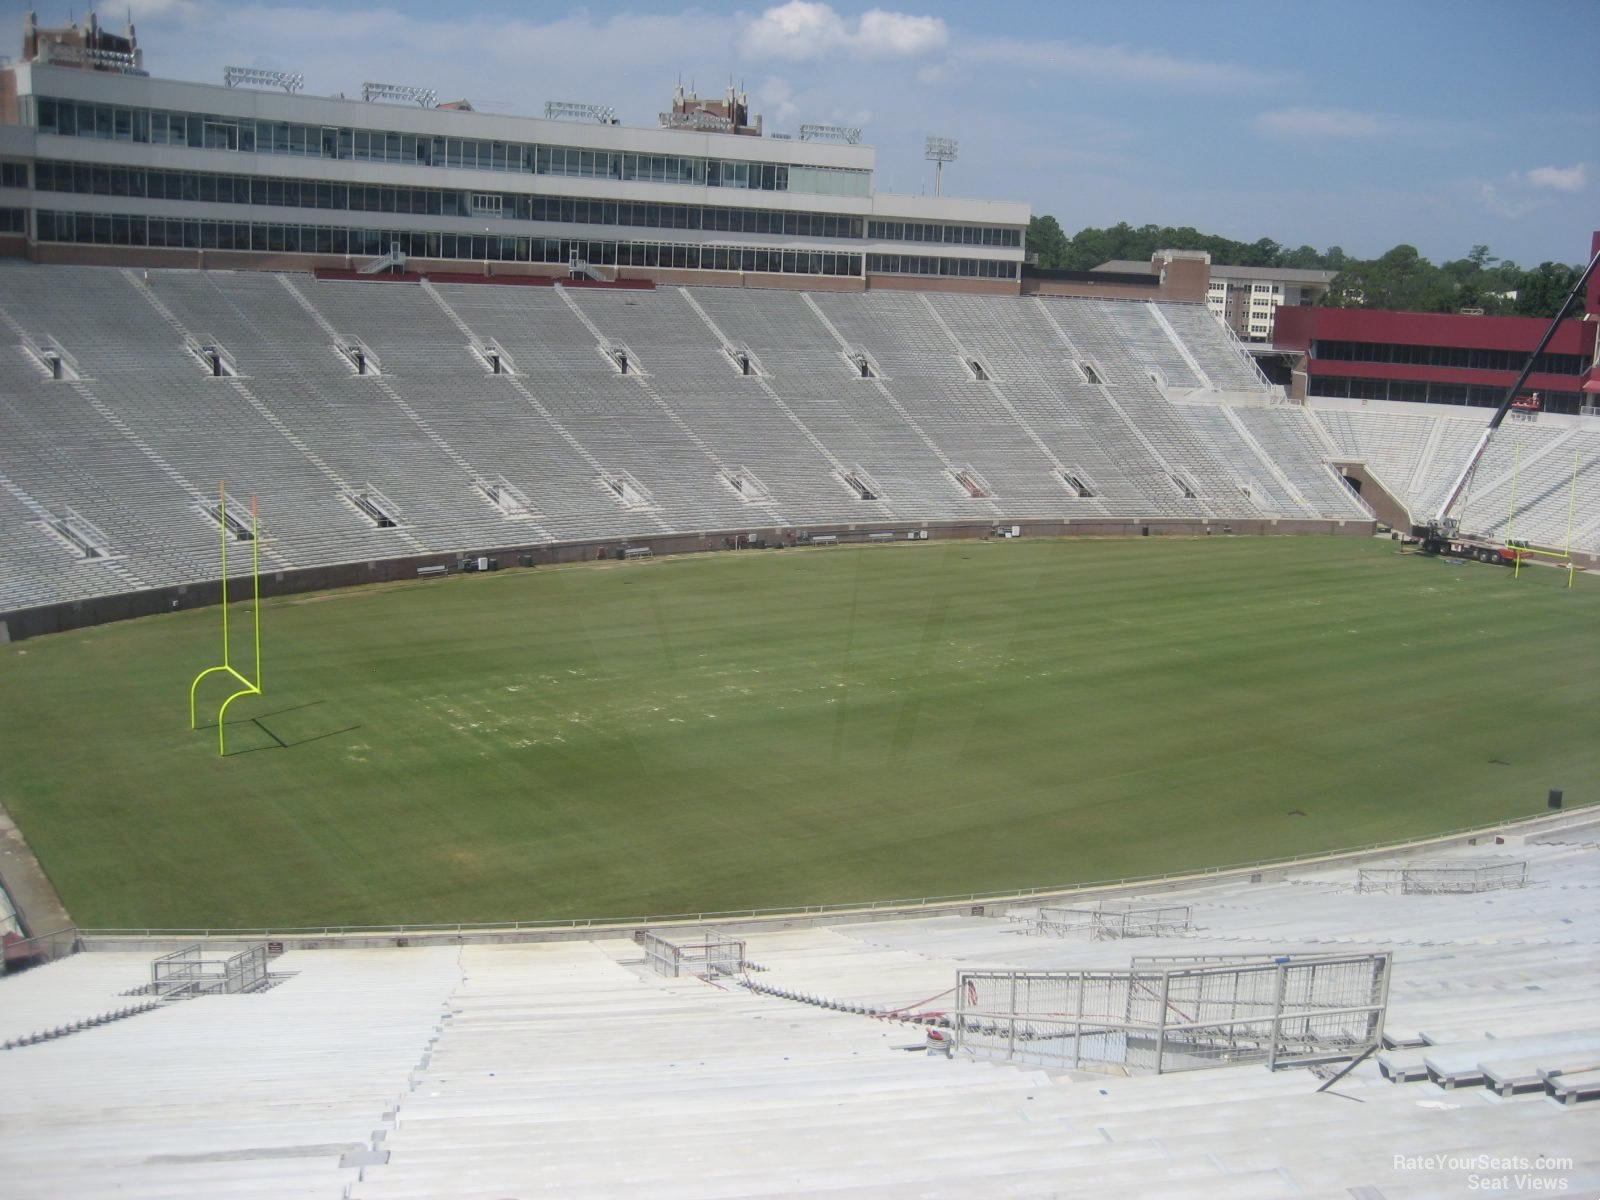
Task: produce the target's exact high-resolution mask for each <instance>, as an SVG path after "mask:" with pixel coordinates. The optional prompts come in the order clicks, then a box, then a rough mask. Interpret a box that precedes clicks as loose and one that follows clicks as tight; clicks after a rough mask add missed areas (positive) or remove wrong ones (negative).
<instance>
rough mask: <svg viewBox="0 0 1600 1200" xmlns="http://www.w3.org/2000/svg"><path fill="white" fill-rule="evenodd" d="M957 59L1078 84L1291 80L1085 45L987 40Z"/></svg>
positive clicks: (1126, 49) (964, 49) (1246, 84)
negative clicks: (1064, 78)
mask: <svg viewBox="0 0 1600 1200" xmlns="http://www.w3.org/2000/svg"><path fill="white" fill-rule="evenodd" d="M958 54H959V57H960V58H962V59H963V60H965V61H968V62H974V63H984V64H988V65H991V66H999V67H1010V68H1016V67H1033V68H1040V69H1044V70H1048V71H1052V72H1056V73H1057V74H1061V75H1066V76H1072V77H1077V78H1083V79H1104V80H1111V81H1113V82H1118V83H1136V84H1140V85H1147V86H1153V87H1193V86H1198V85H1201V84H1213V85H1215V84H1224V85H1226V86H1228V87H1233V88H1239V87H1261V86H1267V85H1271V84H1281V83H1284V82H1286V81H1287V80H1288V78H1289V77H1288V76H1287V75H1285V74H1284V73H1282V72H1279V71H1263V70H1259V69H1257V68H1254V67H1246V66H1240V65H1238V64H1235V63H1219V62H1210V61H1207V60H1205V59H1199V58H1178V57H1176V56H1174V55H1170V54H1163V53H1161V52H1160V51H1154V50H1137V49H1131V48H1129V47H1127V46H1099V45H1092V44H1089V43H1084V42H1065V41H1024V40H1022V39H1020V38H983V39H980V40H977V41H974V42H972V43H970V44H968V45H965V46H963V47H962V48H961V49H960V51H959V52H958Z"/></svg>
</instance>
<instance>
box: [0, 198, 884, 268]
mask: <svg viewBox="0 0 1600 1200" xmlns="http://www.w3.org/2000/svg"><path fill="white" fill-rule="evenodd" d="M18 211H22V210H18ZM34 218H35V223H36V225H37V227H38V233H37V236H38V239H39V240H40V241H41V242H78V243H87V244H91V245H100V246H158V247H167V248H181V249H187V250H251V251H267V252H271V253H280V254H341V255H356V256H373V257H376V256H378V255H380V254H385V253H387V252H388V250H389V247H390V244H391V243H394V242H398V243H399V244H400V248H401V250H402V251H404V252H405V253H406V254H407V255H409V256H411V257H413V258H439V259H452V258H454V259H471V260H476V261H478V262H483V261H490V262H534V263H566V262H568V261H569V260H570V258H571V256H572V255H573V254H577V256H578V257H579V258H583V259H586V260H587V261H589V262H591V263H595V264H598V265H602V266H624V267H626V266H632V267H678V268H682V269H684V270H690V271H748V272H767V273H772V274H784V275H854V276H859V275H860V274H861V255H859V254H847V253H844V252H842V251H832V250H814V251H808V250H773V249H763V248H760V247H754V246H686V245H673V244H670V243H661V242H614V241H575V240H572V239H568V238H535V237H515V236H501V235H496V234H482V233H476V234H455V233H426V232H417V231H412V230H389V229H345V228H341V227H339V226H329V225H287V224H277V223H269V222H260V221H196V220H179V219H168V218H164V217H142V216H124V215H120V214H103V213H62V212H51V211H47V210H41V211H39V212H37V213H35V214H34Z"/></svg>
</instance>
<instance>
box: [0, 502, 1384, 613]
mask: <svg viewBox="0 0 1600 1200" xmlns="http://www.w3.org/2000/svg"><path fill="white" fill-rule="evenodd" d="M1002 528H1005V529H1009V528H1016V529H1019V530H1020V531H1021V536H1025V537H1054V538H1063V537H1073V538H1117V537H1141V536H1142V537H1209V536H1214V535H1217V534H1221V535H1223V536H1231V537H1269V536H1275V535H1291V534H1295V535H1323V536H1329V535H1332V536H1339V537H1370V536H1372V534H1373V533H1374V532H1375V531H1376V523H1375V522H1373V521H1357V520H1330V519H1306V520H1299V519H1278V518H1260V519H1252V520H1228V521H1223V520H1203V519H1194V518H1170V517H1168V518H1161V519H1155V518H1152V519H1149V520H1137V519H1111V518H1107V519H1105V520H1098V519H1096V520H1072V521H1020V522H1010V521H1005V520H1003V519H1002V520H999V521H983V522H967V523H936V522H920V523H904V522H902V523H892V522H891V523H884V524H875V525H867V524H862V525H846V526H842V527H841V526H838V525H829V526H815V527H810V528H796V527H776V528H756V529H750V528H744V529H721V530H711V531H706V532H700V533H681V534H667V535H662V536H658V537H648V538H646V537H635V538H627V539H618V538H602V539H595V540H591V541H577V542H561V543H556V544H551V543H548V542H545V543H534V544H527V545H515V544H513V545H509V546H493V547H476V548H472V549H460V550H440V551H435V552H432V553H428V554H413V555H406V556H403V557H398V558H386V559H375V560H369V561H358V562H349V563H338V564H333V565H330V566H321V567H303V568H296V569H290V570H277V571H263V572H262V574H261V594H262V595H264V596H287V595H294V594H298V593H302V592H321V591H329V590H332V589H334V588H347V587H360V586H362V585H363V584H369V583H387V582H393V581H396V580H402V579H416V578H419V570H421V569H424V568H433V570H430V571H429V572H428V574H429V575H434V574H437V572H438V568H441V567H442V568H445V569H446V570H447V571H448V570H452V569H454V568H455V567H456V565H457V564H458V563H460V562H461V561H462V560H463V559H477V558H480V557H487V558H491V559H494V560H495V561H496V562H497V563H498V565H499V566H500V567H506V568H509V567H537V566H548V565H554V564H559V563H578V562H594V561H598V560H605V559H613V560H615V559H621V558H623V556H624V551H626V550H629V549H648V550H649V551H650V556H651V557H652V558H654V557H657V556H663V555H669V554H702V553H706V552H708V551H716V550H729V549H733V548H735V547H734V546H733V545H731V544H730V543H731V542H732V541H733V540H734V539H743V540H744V541H745V542H746V543H750V542H751V541H754V542H759V543H762V544H763V545H764V546H766V547H770V548H774V549H776V548H779V547H783V546H786V545H788V546H793V545H805V544H807V543H808V542H810V540H811V539H812V538H817V537H830V538H837V540H838V542H839V543H841V544H843V543H866V542H877V541H883V540H887V539H884V538H882V537H881V536H879V537H874V536H873V535H875V534H877V535H882V534H889V533H892V534H893V535H894V539H893V540H895V541H906V540H910V536H911V535H912V534H916V535H917V536H918V538H921V537H923V536H926V538H928V539H930V540H940V541H943V540H948V539H953V538H987V537H991V536H993V535H994V534H995V532H996V530H997V529H1002ZM744 548H748V549H754V548H756V547H755V546H753V545H747V546H746V547H744ZM237 586H238V585H237V583H236V584H235V594H236V595H237V594H238V593H237ZM221 598H222V584H221V580H219V579H212V580H204V581H197V582H194V583H186V584H176V585H173V586H170V587H163V588H150V589H147V590H143V591H135V592H121V593H114V594H110V595H105V596H95V597H90V598H87V599H80V600H68V601H62V602H61V603H59V604H44V605H39V606H37V607H33V608H20V609H14V610H12V611H10V612H0V643H4V642H7V641H18V642H19V641H25V640H26V639H28V638H34V637H40V636H42V635H44V634H48V633H65V632H67V631H68V630H72V629H85V628H88V627H90V626H93V625H105V624H109V623H110V622H112V621H129V620H133V619H134V618H137V617H148V616H153V615H155V614H156V613H163V612H172V611H174V610H178V609H189V608H203V607H207V606H209V605H213V604H216V603H218V602H219V601H220V600H221Z"/></svg>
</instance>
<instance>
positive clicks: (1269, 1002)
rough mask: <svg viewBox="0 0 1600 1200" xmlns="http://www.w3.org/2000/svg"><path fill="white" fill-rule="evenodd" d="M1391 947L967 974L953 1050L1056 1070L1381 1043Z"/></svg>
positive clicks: (1315, 1055) (1331, 1054)
mask: <svg viewBox="0 0 1600 1200" xmlns="http://www.w3.org/2000/svg"><path fill="white" fill-rule="evenodd" d="M1390 970H1391V959H1390V955H1389V954H1388V953H1387V952H1385V953H1378V954H1354V955H1325V954H1318V955H1308V956H1304V957H1300V956H1288V955H1284V956H1281V957H1278V958H1271V959H1267V958H1258V959H1255V960H1253V961H1249V960H1246V961H1237V962H1222V963H1209V964H1200V965H1195V964H1194V963H1192V962H1190V961H1185V960H1182V959H1175V960H1173V961H1172V962H1171V963H1163V962H1162V961H1161V960H1157V959H1143V960H1140V965H1136V966H1135V967H1133V968H1132V969H1130V970H1126V971H961V972H959V973H958V975H957V979H956V997H957V1000H956V1020H955V1048H956V1050H957V1051H958V1052H960V1053H965V1054H970V1055H973V1056H975V1057H981V1058H996V1059H1001V1060H1004V1061H1007V1062H1019V1063H1027V1064H1031V1065H1034V1066H1043V1067H1054V1068H1057V1069H1066V1068H1076V1069H1085V1070H1105V1071H1114V1072H1119V1073H1122V1074H1151V1073H1153V1074H1164V1073H1168V1072H1173V1071H1193V1070H1200V1069H1203V1068H1206V1067H1220V1066H1228V1065H1232V1064H1236V1063H1258V1062H1259V1063H1265V1064H1266V1065H1267V1066H1268V1067H1270V1068H1273V1069H1276V1068H1278V1067H1283V1066H1294V1065H1309V1064H1310V1063H1313V1062H1327V1061H1332V1060H1337V1059H1343V1058H1351V1057H1354V1056H1356V1055H1359V1054H1362V1053H1364V1052H1365V1051H1367V1050H1369V1049H1372V1048H1373V1047H1375V1046H1377V1045H1378V1041H1379V1038H1380V1037H1381V1036H1382V1032H1383V1020H1384V1012H1385V1010H1386V1008H1387V1006H1388V1001H1389V974H1390Z"/></svg>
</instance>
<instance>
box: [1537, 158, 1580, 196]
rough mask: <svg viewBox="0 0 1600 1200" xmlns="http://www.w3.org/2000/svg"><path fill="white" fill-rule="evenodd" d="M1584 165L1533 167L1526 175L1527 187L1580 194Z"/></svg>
mask: <svg viewBox="0 0 1600 1200" xmlns="http://www.w3.org/2000/svg"><path fill="white" fill-rule="evenodd" d="M1584 176H1585V172H1584V165H1583V164H1582V163H1576V164H1574V165H1573V166H1570V167H1535V168H1533V170H1531V171H1529V172H1528V174H1527V181H1528V186H1529V187H1536V188H1548V189H1549V190H1550V191H1554V192H1581V191H1583V185H1584V184H1585V182H1587V180H1586V179H1585V177H1584Z"/></svg>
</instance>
